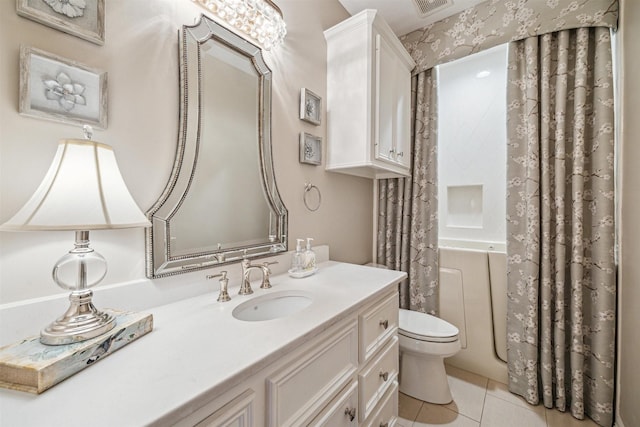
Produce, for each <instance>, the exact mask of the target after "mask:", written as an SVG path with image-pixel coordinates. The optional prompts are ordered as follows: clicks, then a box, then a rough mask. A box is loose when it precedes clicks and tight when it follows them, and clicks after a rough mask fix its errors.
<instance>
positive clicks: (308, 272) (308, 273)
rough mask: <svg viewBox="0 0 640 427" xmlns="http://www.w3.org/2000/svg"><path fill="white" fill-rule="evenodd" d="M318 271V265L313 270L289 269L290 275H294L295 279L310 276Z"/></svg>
mask: <svg viewBox="0 0 640 427" xmlns="http://www.w3.org/2000/svg"><path fill="white" fill-rule="evenodd" d="M317 271H318V267H316V268H314V269H313V270H302V271H293V270H289V276H291V277H293V278H294V279H302V278H303V277H308V276H311V275H312V274H315V273H316V272H317Z"/></svg>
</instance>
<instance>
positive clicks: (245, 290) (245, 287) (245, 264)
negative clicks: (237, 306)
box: [238, 258, 264, 295]
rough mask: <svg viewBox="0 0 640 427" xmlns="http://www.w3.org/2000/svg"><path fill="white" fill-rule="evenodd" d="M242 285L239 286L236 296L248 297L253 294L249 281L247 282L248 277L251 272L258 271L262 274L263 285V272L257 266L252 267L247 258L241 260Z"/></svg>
mask: <svg viewBox="0 0 640 427" xmlns="http://www.w3.org/2000/svg"><path fill="white" fill-rule="evenodd" d="M241 265H242V285H240V291H238V295H249V294H252V293H253V289H251V281H250V280H249V276H250V275H251V271H252V270H258V271H260V272H261V273H262V280H263V283H264V270H263V269H262V267H261V266H259V265H252V264H251V261H249V260H248V259H247V258H244V259H243V260H242V264H241Z"/></svg>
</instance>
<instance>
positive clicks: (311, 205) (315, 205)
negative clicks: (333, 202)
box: [302, 183, 322, 212]
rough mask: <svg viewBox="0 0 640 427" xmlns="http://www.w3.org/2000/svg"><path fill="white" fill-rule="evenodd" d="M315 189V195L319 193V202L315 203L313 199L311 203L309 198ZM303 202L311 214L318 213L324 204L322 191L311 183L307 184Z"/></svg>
mask: <svg viewBox="0 0 640 427" xmlns="http://www.w3.org/2000/svg"><path fill="white" fill-rule="evenodd" d="M314 189H315V191H314V192H313V193H318V195H317V198H318V200H317V201H315V200H313V198H311V201H309V196H310V195H311V194H312V190H314ZM302 201H303V202H304V205H305V206H306V207H307V209H309V210H310V211H311V212H315V211H317V210H318V209H320V204H321V203H322V194H320V189H319V188H318V187H316V186H315V185H313V184H311V183H308V184H305V185H304V194H303V196H302Z"/></svg>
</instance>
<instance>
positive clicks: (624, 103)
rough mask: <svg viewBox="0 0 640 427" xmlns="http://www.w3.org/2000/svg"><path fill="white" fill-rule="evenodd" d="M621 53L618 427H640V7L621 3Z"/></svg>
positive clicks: (625, 0) (629, 0)
mask: <svg viewBox="0 0 640 427" xmlns="http://www.w3.org/2000/svg"><path fill="white" fill-rule="evenodd" d="M620 4H621V13H620V27H619V32H618V34H619V36H620V37H619V41H620V44H619V46H618V47H619V48H620V49H619V52H620V55H621V58H620V59H621V61H619V62H618V64H619V65H620V77H621V78H620V87H619V94H620V102H619V105H620V107H621V121H622V129H621V130H620V133H619V135H621V146H622V152H621V154H620V156H619V157H618V158H619V167H620V168H621V172H622V173H621V177H622V178H621V181H622V183H621V188H620V189H619V191H618V194H620V195H621V198H620V208H621V213H620V216H619V218H620V220H621V224H620V229H619V244H620V256H619V264H620V265H619V277H618V292H619V295H618V301H619V303H618V310H619V311H618V327H619V329H618V331H619V335H618V367H617V368H618V384H617V393H616V395H617V403H616V421H617V422H618V423H619V426H620V427H622V426H624V427H633V426H640V405H638V401H639V399H638V392H639V391H640V369H638V361H639V360H640V340H639V339H638V337H639V336H640V335H639V334H638V329H639V327H640V310H639V309H638V307H640V285H639V283H640V263H639V262H638V253H640V239H639V237H640V222H638V218H640V168H638V161H640V144H638V135H640V120H638V117H639V116H640V80H638V70H639V69H640V55H638V40H639V39H640V3H639V2H638V1H636V0H621V1H620Z"/></svg>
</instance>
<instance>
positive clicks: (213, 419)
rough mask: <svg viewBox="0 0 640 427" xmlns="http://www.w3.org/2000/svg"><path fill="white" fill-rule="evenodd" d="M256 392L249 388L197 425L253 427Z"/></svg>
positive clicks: (197, 426) (202, 426) (203, 426)
mask: <svg viewBox="0 0 640 427" xmlns="http://www.w3.org/2000/svg"><path fill="white" fill-rule="evenodd" d="M254 398H255V394H254V393H253V391H252V390H247V391H245V392H244V393H243V394H241V395H240V396H238V397H236V398H235V399H233V400H231V401H230V402H229V403H227V404H226V405H224V406H223V407H222V408H220V409H218V410H217V411H215V412H214V413H213V414H211V415H209V416H208V417H207V418H205V419H204V420H202V421H200V422H199V423H197V424H196V427H253V425H254V422H253V421H254V420H253V402H254Z"/></svg>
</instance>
